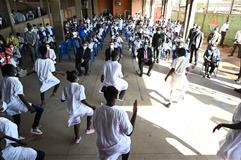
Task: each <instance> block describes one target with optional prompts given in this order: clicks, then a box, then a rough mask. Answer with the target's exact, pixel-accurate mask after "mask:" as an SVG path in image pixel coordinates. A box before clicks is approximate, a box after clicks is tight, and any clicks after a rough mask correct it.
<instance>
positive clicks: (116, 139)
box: [93, 86, 137, 160]
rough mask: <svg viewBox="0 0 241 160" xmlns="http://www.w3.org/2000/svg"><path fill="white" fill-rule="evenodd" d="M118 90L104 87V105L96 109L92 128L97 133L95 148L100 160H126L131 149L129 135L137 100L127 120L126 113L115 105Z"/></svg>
mask: <svg viewBox="0 0 241 160" xmlns="http://www.w3.org/2000/svg"><path fill="white" fill-rule="evenodd" d="M117 96H118V90H117V89H116V88H115V87H114V86H108V87H106V89H105V91H104V97H105V99H106V105H103V106H101V107H99V108H97V109H96V111H95V114H94V116H93V126H94V128H95V129H96V133H97V147H98V149H99V159H100V160H116V159H118V157H119V156H120V155H122V160H128V157H129V153H130V149H131V138H130V136H131V134H132V132H133V128H134V125H135V120H136V115H137V100H135V102H134V104H133V115H132V118H131V120H129V118H128V115H127V113H126V112H125V111H124V110H123V109H122V108H120V106H118V105H116V104H115V101H116V99H117Z"/></svg>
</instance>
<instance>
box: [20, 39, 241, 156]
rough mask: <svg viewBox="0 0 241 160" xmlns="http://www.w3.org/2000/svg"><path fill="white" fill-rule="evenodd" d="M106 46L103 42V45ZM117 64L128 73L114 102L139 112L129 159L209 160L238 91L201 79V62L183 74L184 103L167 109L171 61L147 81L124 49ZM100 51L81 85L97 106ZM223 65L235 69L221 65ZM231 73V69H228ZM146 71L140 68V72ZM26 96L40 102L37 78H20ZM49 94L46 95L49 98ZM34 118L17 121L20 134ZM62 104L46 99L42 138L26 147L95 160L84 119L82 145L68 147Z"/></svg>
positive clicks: (228, 83) (66, 64)
mask: <svg viewBox="0 0 241 160" xmlns="http://www.w3.org/2000/svg"><path fill="white" fill-rule="evenodd" d="M107 45H108V40H107V41H106V44H105V46H107ZM124 46H125V48H124V57H123V59H122V60H121V63H122V66H123V72H124V74H125V75H127V78H126V80H127V81H128V83H129V89H128V91H127V94H126V96H125V101H124V102H122V103H119V102H118V103H119V104H120V105H122V106H123V108H124V109H125V110H126V111H128V113H129V115H131V111H132V104H133V102H134V100H135V99H137V100H138V105H139V110H138V118H137V121H136V127H135V132H134V134H133V136H132V150H131V156H130V159H131V160H144V159H146V160H176V159H178V160H186V159H188V160H194V159H198V160H207V159H209V160H212V159H215V154H216V151H217V149H218V146H219V144H218V143H219V141H220V140H222V139H223V137H224V136H225V134H226V133H227V130H226V129H221V130H220V131H217V132H216V133H212V129H213V127H214V126H215V125H216V124H217V123H219V122H229V121H230V120H231V117H232V112H233V109H234V108H235V106H236V105H237V104H238V103H239V102H240V94H237V93H235V92H234V91H233V88H234V87H238V85H236V84H235V83H234V81H233V79H231V78H235V77H232V76H230V74H227V73H224V72H221V71H220V72H219V75H218V76H217V77H215V78H212V79H211V80H209V79H204V78H202V76H201V75H200V69H199V68H200V64H201V63H200V64H199V67H198V68H196V69H195V70H194V71H193V72H192V73H190V74H189V75H188V79H189V81H190V87H189V89H188V92H187V95H186V97H185V100H184V101H181V102H179V103H176V104H173V105H172V106H171V108H166V107H165V106H164V105H163V104H164V103H166V101H165V100H166V98H167V97H168V93H169V87H168V84H167V83H166V82H164V77H165V75H166V73H167V72H168V70H169V66H170V63H167V62H164V61H161V62H160V63H159V64H156V65H155V66H154V69H153V72H152V75H151V77H148V76H146V75H143V77H139V76H137V75H136V73H135V72H136V69H137V64H136V61H135V60H133V59H131V57H130V54H129V51H128V49H127V48H126V45H124ZM104 50H105V47H104V49H103V51H102V53H101V54H100V55H99V56H98V57H97V58H96V60H95V62H94V63H92V64H91V71H90V75H89V76H87V77H81V80H80V82H81V83H82V84H83V85H84V86H85V88H86V94H87V100H88V101H90V102H91V103H92V104H95V105H100V104H101V103H102V102H105V101H104V98H103V96H102V95H101V94H99V93H98V90H99V86H100V75H101V69H102V65H103V63H104V57H103V56H104ZM223 66H226V67H230V66H231V67H234V68H235V69H236V70H237V68H238V67H237V65H234V64H231V63H227V62H226V63H223V65H222V68H223ZM72 69H74V63H73V62H70V61H68V60H66V61H63V62H61V63H58V64H57V70H62V71H66V70H72ZM228 70H229V71H230V70H232V68H231V69H230V68H228ZM146 71H147V68H145V69H144V72H146ZM59 78H60V80H61V82H62V83H61V87H60V89H59V91H58V95H60V93H61V90H62V88H63V86H65V85H66V84H67V81H66V80H65V77H59ZM22 82H23V85H24V90H25V94H26V96H27V98H28V99H29V100H30V101H32V102H35V103H36V102H37V103H39V101H40V97H39V92H38V90H39V89H38V80H37V76H36V75H31V76H28V77H24V78H22ZM48 95H50V92H49V93H48V94H47V95H46V97H48ZM32 119H33V117H32V116H31V114H29V113H28V114H25V115H24V116H23V120H22V128H21V132H22V135H24V136H26V135H29V128H30V126H31V122H32ZM66 119H67V114H66V103H61V102H60V100H59V99H57V98H56V99H50V98H49V99H47V105H46V108H45V113H44V115H43V118H42V121H41V125H42V130H43V132H44V135H43V136H42V137H40V138H36V141H33V142H31V143H30V146H34V147H36V148H39V149H42V150H44V151H45V152H46V154H47V160H77V159H78V160H94V159H97V147H96V145H95V141H96V134H93V135H88V136H87V135H85V134H84V129H85V127H86V119H82V124H81V135H82V141H81V143H80V144H79V145H76V144H73V143H72V140H73V128H68V127H67V121H66Z"/></svg>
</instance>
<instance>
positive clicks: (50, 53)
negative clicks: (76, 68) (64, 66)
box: [47, 48, 56, 64]
mask: <svg viewBox="0 0 241 160" xmlns="http://www.w3.org/2000/svg"><path fill="white" fill-rule="evenodd" d="M47 57H48V58H49V59H51V60H52V61H53V62H54V64H56V54H55V51H54V50H53V49H51V48H50V49H48V56H47Z"/></svg>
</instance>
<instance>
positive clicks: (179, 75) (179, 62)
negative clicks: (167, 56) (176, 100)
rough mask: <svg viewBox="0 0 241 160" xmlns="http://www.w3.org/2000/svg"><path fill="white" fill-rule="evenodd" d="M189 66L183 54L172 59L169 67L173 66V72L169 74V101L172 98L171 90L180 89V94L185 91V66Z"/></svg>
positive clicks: (186, 81)
mask: <svg viewBox="0 0 241 160" xmlns="http://www.w3.org/2000/svg"><path fill="white" fill-rule="evenodd" d="M188 66H189V62H188V59H187V58H186V57H184V56H181V57H178V58H176V59H174V60H173V62H172V64H171V68H174V69H175V71H174V73H172V74H171V79H170V86H171V95H170V102H172V100H173V95H174V94H173V92H175V91H176V89H181V91H182V95H181V96H184V94H185V93H186V90H187V87H188V80H187V76H186V68H187V67H188Z"/></svg>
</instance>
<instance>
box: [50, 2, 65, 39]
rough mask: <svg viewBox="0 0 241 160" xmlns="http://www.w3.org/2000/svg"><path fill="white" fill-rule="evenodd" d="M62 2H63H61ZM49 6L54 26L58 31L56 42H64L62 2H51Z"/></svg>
mask: <svg viewBox="0 0 241 160" xmlns="http://www.w3.org/2000/svg"><path fill="white" fill-rule="evenodd" d="M61 2H62V0H61ZM49 6H50V10H51V14H52V17H54V18H53V26H54V28H55V30H56V33H57V34H56V40H57V42H60V41H62V40H64V29H63V19H62V17H61V8H60V0H54V1H53V0H51V1H49Z"/></svg>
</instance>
